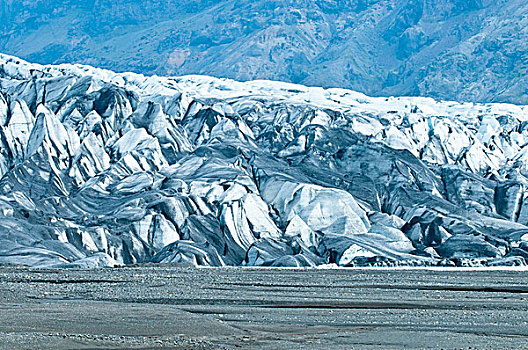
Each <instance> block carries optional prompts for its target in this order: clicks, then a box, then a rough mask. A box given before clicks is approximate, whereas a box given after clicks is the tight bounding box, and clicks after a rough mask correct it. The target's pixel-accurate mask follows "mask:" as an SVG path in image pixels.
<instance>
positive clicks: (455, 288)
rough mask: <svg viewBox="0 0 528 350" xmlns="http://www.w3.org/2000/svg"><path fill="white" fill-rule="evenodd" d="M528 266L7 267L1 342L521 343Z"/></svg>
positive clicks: (24, 345) (526, 321)
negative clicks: (506, 268)
mask: <svg viewBox="0 0 528 350" xmlns="http://www.w3.org/2000/svg"><path fill="white" fill-rule="evenodd" d="M527 302H528V273H526V272H523V271H504V270H498V271H489V270H488V271H469V270H466V271H464V270H447V271H442V270H420V269H411V270H391V269H387V270H375V269H271V268H265V269H246V268H224V269H220V268H207V269H198V268H194V267H186V266H170V265H169V266H167V265H166V266H137V267H126V268H106V269H99V270H71V269H69V270H59V269H54V270H45V269H38V270H37V269H28V268H22V267H2V268H1V270H0V348H3V349H13V348H17V349H35V348H40V349H42V348H53V349H98V348H105V349H114V348H133V349H154V348H160V347H161V348H175V349H233V348H243V349H403V348H405V349H523V348H528V312H527V311H528V306H527Z"/></svg>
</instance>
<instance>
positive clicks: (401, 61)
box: [0, 0, 528, 104]
mask: <svg viewBox="0 0 528 350" xmlns="http://www.w3.org/2000/svg"><path fill="white" fill-rule="evenodd" d="M527 13H528V5H526V4H525V3H524V2H522V1H516V0H508V1H499V2H494V1H487V0H486V1H480V0H475V1H459V0H443V1H437V2H429V1H425V0H379V1H378V0H377V1H360V2H345V1H316V2H313V1H312V2H309V1H304V2H292V1H287V0H276V1H257V2H250V1H234V0H224V1H220V2H212V1H198V2H197V1H192V2H191V1H183V2H182V1H169V0H166V1H161V2H153V1H147V2H138V1H135V0H130V1H126V2H122V1H120V2H116V1H110V0H108V1H87V2H83V3H82V4H76V3H72V2H69V1H67V0H61V1H55V2H52V3H47V2H43V1H37V2H31V3H30V2H24V3H20V2H14V1H7V0H2V1H1V2H0V19H2V21H0V22H2V23H3V24H4V26H3V27H0V32H1V33H2V35H1V36H0V52H7V53H11V54H14V55H16V56H19V57H23V58H27V59H30V60H32V61H38V62H42V63H64V62H77V63H85V64H90V65H94V66H99V67H103V68H108V69H112V70H117V71H136V72H138V73H146V74H158V75H168V74H169V75H186V74H205V75H212V76H217V77H226V78H234V79H237V80H254V79H261V78H264V79H271V80H277V81H290V82H294V83H302V84H304V85H312V86H323V87H345V88H350V89H353V90H357V91H361V92H364V93H367V94H369V95H377V96H386V95H396V96H401V95H420V96H431V97H435V98H437V99H443V100H457V101H469V102H511V103H516V104H528V93H527V91H526V89H525V88H524V86H526V69H527V67H528V57H527V56H526V44H527V43H528V40H527V37H526V36H527V35H528V33H527V32H526V30H525V28H527V27H528V26H527V25H526V24H527V23H526V21H527V19H526V14H527Z"/></svg>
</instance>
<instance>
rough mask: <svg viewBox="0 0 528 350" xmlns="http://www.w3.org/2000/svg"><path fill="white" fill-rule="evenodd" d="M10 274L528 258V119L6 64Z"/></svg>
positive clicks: (1, 193)
mask: <svg viewBox="0 0 528 350" xmlns="http://www.w3.org/2000/svg"><path fill="white" fill-rule="evenodd" d="M0 124H1V125H0V127H1V128H0V130H1V133H0V146H1V147H0V175H1V176H2V179H1V180H0V216H1V217H0V241H1V242H2V244H1V247H0V263H14V264H27V265H32V266H51V267H53V266H55V267H64V266H72V267H98V266H107V265H113V264H116V263H117V264H132V263H143V262H164V263H169V262H181V263H193V264H198V265H214V266H224V265H226V266H229V265H262V266H317V265H324V264H337V265H340V266H366V265H370V266H372V265H376V266H397V265H405V266H406V265H419V266H422V265H442V266H452V265H459V266H496V265H524V264H525V258H527V257H528V227H527V226H526V225H527V224H528V199H527V196H528V192H527V186H528V181H527V178H526V176H527V174H528V166H527V164H528V163H527V162H528V155H527V154H528V147H527V143H528V109H527V108H526V107H524V106H515V105H507V104H472V103H466V104H461V103H455V102H437V101H435V100H432V99H428V98H392V97H391V98H371V97H368V96H365V95H363V94H360V93H357V92H353V91H349V90H342V89H322V88H315V87H305V86H301V85H294V84H288V83H280V82H270V81H251V82H245V83H241V82H236V81H231V80H224V79H215V78H210V77H205V76H186V77H179V78H162V77H144V76H141V75H137V74H127V73H123V74H116V73H113V72H110V71H105V70H100V69H95V68H91V67H86V66H72V65H59V66H41V65H36V64H29V63H26V62H24V61H22V60H19V59H17V58H14V57H10V56H0Z"/></svg>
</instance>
